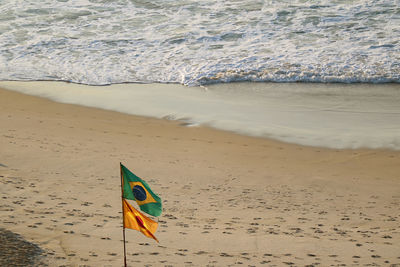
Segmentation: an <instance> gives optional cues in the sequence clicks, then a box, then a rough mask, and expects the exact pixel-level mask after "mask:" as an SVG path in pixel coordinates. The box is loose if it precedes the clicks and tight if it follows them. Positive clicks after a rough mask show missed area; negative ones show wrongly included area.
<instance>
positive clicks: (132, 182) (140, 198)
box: [121, 164, 162, 216]
mask: <svg viewBox="0 0 400 267" xmlns="http://www.w3.org/2000/svg"><path fill="white" fill-rule="evenodd" d="M121 175H122V177H123V197H124V198H126V199H131V200H135V201H136V203H137V204H138V205H139V207H140V209H141V210H142V211H143V212H146V213H147V214H150V215H152V216H160V215H161V212H162V205H161V198H159V197H158V196H157V195H156V194H154V193H153V191H151V189H150V186H149V185H148V184H147V183H146V182H145V181H143V180H142V179H140V178H139V177H137V176H136V175H134V174H133V173H132V172H131V171H130V170H128V169H127V168H126V167H125V166H124V165H122V164H121Z"/></svg>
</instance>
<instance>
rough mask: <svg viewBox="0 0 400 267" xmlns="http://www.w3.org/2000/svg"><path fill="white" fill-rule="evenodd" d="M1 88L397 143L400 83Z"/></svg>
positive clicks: (326, 141) (281, 134)
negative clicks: (206, 86)
mask: <svg viewBox="0 0 400 267" xmlns="http://www.w3.org/2000/svg"><path fill="white" fill-rule="evenodd" d="M0 87H2V88H6V89H10V90H15V91H19V92H22V93H26V94H31V95H36V96H41V97H46V98H50V99H53V100H55V101H59V102H63V103H73V104H79V105H84V106H90V107H98V108H103V109H109V110H115V111H119V112H123V113H128V114H135V115H142V116H151V117H156V118H168V119H175V120H183V121H185V122H188V123H191V124H194V125H207V126H210V127H215V128H219V129H223V130H228V131H233V132H238V133H241V134H246V135H252V136H261V137H269V138H274V139H278V140H282V141H285V142H292V143H298V144H303V145H311V146H323V147H331V148H360V147H366V148H390V149H396V150H398V149H400V105H399V103H400V85H365V84H364V85H363V84H361V85H360V84H358V85H334V84H330V85H324V84H286V83H284V84H278V83H232V84H219V85H213V86H210V87H208V88H201V87H186V86H182V85H176V84H116V85H111V86H87V85H79V84H71V83H63V82H0Z"/></svg>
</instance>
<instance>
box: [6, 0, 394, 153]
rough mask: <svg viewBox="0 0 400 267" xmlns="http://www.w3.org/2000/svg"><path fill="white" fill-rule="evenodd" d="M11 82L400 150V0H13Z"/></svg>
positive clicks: (45, 92) (273, 133)
mask: <svg viewBox="0 0 400 267" xmlns="http://www.w3.org/2000/svg"><path fill="white" fill-rule="evenodd" d="M10 81H12V82H10ZM37 81H42V82H37ZM43 81H46V82H43ZM56 81H57V82H56ZM65 82H68V83H65ZM89 85H90V86H89ZM104 85H107V86H104ZM0 86H1V87H3V88H7V89H10V90H16V91H20V92H23V93H27V94H32V95H38V96H42V97H48V98H51V99H53V100H55V101H59V102H64V103H73V104H80V105H85V106H91V107H98V108H103V109H110V110H116V111H120V112H124V113H129V114H135V115H143V116H152V117H157V118H166V119H174V120H182V121H183V122H184V124H185V125H207V126H211V127H215V128H219V129H224V130H228V131H234V132H238V133H241V134H246V135H252V136H261V137H268V138H274V139H278V140H282V141H285V142H293V143H299V144H304V145H311V146H324V147H332V148H359V147H368V148H390V149H400V2H399V0H391V1H389V0H374V1H373V0H364V1H362V0H347V1H346V0H320V1H317V0H291V1H289V0H279V1H260V0H227V1H214V0H196V1H195V0H174V1H172V0H153V1H146V0H58V1H56V0H51V1H50V0H40V1H39V0H24V1H21V0H2V1H0Z"/></svg>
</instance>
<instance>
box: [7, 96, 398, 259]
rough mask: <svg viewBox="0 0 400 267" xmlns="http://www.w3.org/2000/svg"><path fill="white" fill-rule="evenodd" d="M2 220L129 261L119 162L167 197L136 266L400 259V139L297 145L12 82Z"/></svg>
mask: <svg viewBox="0 0 400 267" xmlns="http://www.w3.org/2000/svg"><path fill="white" fill-rule="evenodd" d="M0 125H1V127H0V181H1V184H2V186H1V189H0V190H1V196H2V201H1V206H0V207H1V209H0V210H1V213H0V214H1V216H0V228H4V229H6V230H9V231H12V232H14V233H17V234H19V235H21V236H22V237H23V238H24V239H26V240H27V241H29V242H32V243H33V244H36V245H37V246H39V247H40V248H41V249H42V250H44V252H43V253H42V255H44V258H43V259H41V260H42V261H43V262H45V263H47V264H48V265H49V266H61V265H66V266H85V265H87V266H122V265H123V244H122V241H121V240H122V218H121V191H120V173H119V171H120V170H119V163H120V162H122V163H123V164H124V165H125V166H126V167H128V168H129V169H130V170H131V171H132V172H134V173H135V174H136V175H138V176H140V177H141V178H143V179H144V180H146V181H147V182H148V183H149V184H150V186H151V188H152V189H153V190H154V191H155V192H156V193H157V194H158V195H159V196H160V197H161V198H162V199H163V207H164V212H163V214H162V215H161V216H160V217H159V229H158V231H157V233H156V236H157V238H158V239H159V241H160V243H159V244H157V243H156V242H155V241H154V240H152V239H148V238H146V237H145V236H143V235H142V234H141V233H139V232H137V231H133V230H127V231H126V233H127V236H126V237H127V252H128V254H127V262H128V265H129V266H229V265H242V266H260V265H266V266H286V265H293V266H306V265H308V266H312V265H313V266H317V265H319V266H367V265H368V266H400V230H399V229H400V151H393V150H377V149H376V150H372V149H357V150H337V149H326V148H319V147H306V146H300V145H294V144H286V143H282V142H278V141H274V140H269V139H265V138H255V137H247V136H242V135H237V134H234V133H229V132H224V131H218V130H215V129H211V128H206V127H186V124H184V123H182V122H179V121H168V120H158V119H152V118H146V117H138V116H132V115H126V114H122V113H118V112H112V111H105V110H101V109H96V108H88V107H82V106H77V105H70V104H61V103H56V102H52V101H50V100H47V99H44V98H38V97H33V96H28V95H23V94H20V93H16V92H12V91H8V90H3V89H1V90H0Z"/></svg>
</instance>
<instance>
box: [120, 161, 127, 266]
mask: <svg viewBox="0 0 400 267" xmlns="http://www.w3.org/2000/svg"><path fill="white" fill-rule="evenodd" d="M119 169H120V173H121V204H122V234H123V237H124V266H125V267H126V246H125V212H124V187H123V183H122V179H123V178H122V163H121V162H120V163H119Z"/></svg>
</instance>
